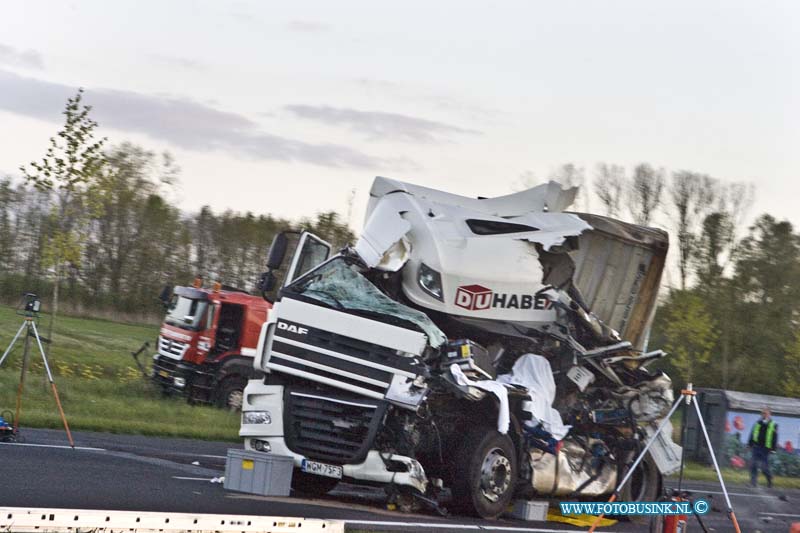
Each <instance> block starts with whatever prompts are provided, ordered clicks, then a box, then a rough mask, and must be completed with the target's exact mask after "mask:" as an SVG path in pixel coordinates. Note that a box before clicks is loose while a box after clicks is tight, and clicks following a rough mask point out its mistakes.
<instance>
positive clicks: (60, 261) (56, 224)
mask: <svg viewBox="0 0 800 533" xmlns="http://www.w3.org/2000/svg"><path fill="white" fill-rule="evenodd" d="M82 100H83V89H79V90H78V92H77V94H76V95H75V96H73V97H72V98H69V99H68V100H67V104H66V107H65V109H64V111H63V115H64V116H65V117H66V119H65V121H64V126H63V127H62V128H61V130H59V131H58V133H57V134H56V136H55V137H51V138H50V146H49V147H48V149H47V152H46V153H45V155H44V157H43V158H42V160H41V161H38V162H37V161H32V162H31V163H30V164H29V165H28V166H22V167H20V170H21V171H22V173H23V175H24V176H25V179H26V180H27V182H28V183H30V184H32V185H33V186H34V187H35V188H36V189H38V190H40V191H48V192H51V191H52V192H53V193H54V194H55V205H54V206H53V208H52V209H51V211H50V217H49V218H50V223H51V228H50V234H49V235H48V236H47V241H46V243H45V246H44V250H43V257H44V258H45V263H46V264H47V266H50V267H52V268H53V278H54V282H53V305H52V314H51V315H50V324H49V326H48V337H50V338H52V333H53V323H54V321H55V317H56V315H57V313H58V292H59V286H60V283H61V278H62V275H63V274H64V271H65V269H66V268H68V267H69V265H77V264H80V261H81V247H82V244H83V242H84V240H85V238H86V229H87V228H86V222H87V221H88V218H89V214H90V212H91V211H92V210H93V209H95V208H96V207H97V206H96V205H95V204H94V203H93V202H92V199H91V191H92V188H93V186H94V184H95V181H96V179H97V177H98V176H99V175H100V173H101V172H102V170H103V167H104V165H105V158H104V156H103V143H104V142H105V138H103V139H99V140H98V139H95V136H94V131H95V129H96V128H97V122H95V121H94V120H92V119H91V118H90V117H89V112H90V111H91V107H90V106H87V105H84V104H83V103H82Z"/></svg>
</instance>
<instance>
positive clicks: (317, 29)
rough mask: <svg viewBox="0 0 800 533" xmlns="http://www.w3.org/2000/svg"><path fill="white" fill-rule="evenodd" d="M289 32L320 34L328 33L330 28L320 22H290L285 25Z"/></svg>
mask: <svg viewBox="0 0 800 533" xmlns="http://www.w3.org/2000/svg"><path fill="white" fill-rule="evenodd" d="M286 27H287V28H289V29H290V30H291V31H297V32H302V33H322V32H326V31H330V29H331V27H330V26H328V25H327V24H323V23H321V22H314V21H313V20H292V21H290V22H289V24H287V25H286Z"/></svg>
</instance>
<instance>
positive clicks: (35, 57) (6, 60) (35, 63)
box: [0, 43, 44, 70]
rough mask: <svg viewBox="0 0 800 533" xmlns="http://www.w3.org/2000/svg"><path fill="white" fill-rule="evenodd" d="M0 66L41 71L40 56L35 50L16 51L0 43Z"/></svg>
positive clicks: (42, 63)
mask: <svg viewBox="0 0 800 533" xmlns="http://www.w3.org/2000/svg"><path fill="white" fill-rule="evenodd" d="M0 65H6V66H9V67H23V68H34V69H39V70H41V69H43V68H44V61H43V60H42V54H40V53H39V52H37V51H36V50H17V49H16V48H13V47H11V46H9V45H7V44H2V43H0Z"/></svg>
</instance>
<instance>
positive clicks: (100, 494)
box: [0, 429, 800, 533]
mask: <svg viewBox="0 0 800 533" xmlns="http://www.w3.org/2000/svg"><path fill="white" fill-rule="evenodd" d="M23 436H24V437H25V442H24V443H22V444H0V480H1V481H2V482H1V483H0V505H2V506H8V507H52V508H77V509H115V510H130V511H162V512H191V513H197V512H203V513H214V514H252V515H270V516H294V517H306V518H328V519H336V520H345V521H346V522H347V524H348V529H358V530H361V531H363V530H370V531H386V530H401V531H436V530H440V531H449V532H456V531H459V530H462V531H474V530H475V529H476V528H477V527H478V526H479V527H481V529H483V530H487V531H492V530H501V528H502V530H505V531H514V530H517V531H520V532H522V531H530V532H531V533H535V532H546V531H553V530H557V531H561V530H564V531H583V530H582V529H577V528H575V527H572V526H564V525H561V524H556V523H553V522H522V521H517V520H511V519H503V520H499V521H491V522H489V521H481V520H475V519H470V518H465V517H450V518H447V519H444V518H440V517H438V516H437V515H436V514H435V513H433V512H421V513H418V514H403V513H399V512H392V511H387V510H386V509H385V498H384V495H383V492H382V491H378V490H375V489H370V488H366V487H363V488H362V487H357V486H354V485H346V484H341V485H340V486H339V488H337V489H336V490H335V491H334V492H333V493H331V495H329V496H328V497H326V498H322V499H314V500H308V499H300V498H294V497H292V498H276V497H262V496H254V495H249V494H241V493H234V492H228V491H225V490H224V489H223V487H222V485H221V484H219V483H212V481H211V480H212V479H214V478H217V477H219V476H221V475H222V474H223V471H224V468H225V455H226V452H227V449H228V448H229V447H235V446H236V445H235V444H231V443H221V442H203V441H194V440H184V439H160V438H151V437H141V436H129V435H110V434H102V433H89V432H79V433H76V434H74V437H75V443H76V446H77V448H76V449H75V450H72V449H70V448H69V447H68V446H66V444H67V443H66V438H65V436H64V434H63V433H62V432H59V431H51V430H32V429H27V430H23ZM686 488H689V489H691V490H694V491H695V492H694V494H695V495H696V496H697V497H704V498H706V499H708V500H709V501H710V502H711V503H712V512H711V513H709V514H708V515H706V516H705V517H704V521H705V522H706V525H707V527H708V528H709V530H713V531H733V528H732V526H731V524H730V522H729V521H728V520H727V518H726V516H725V513H724V509H725V505H724V499H723V496H722V494H721V492H720V489H719V487H718V486H716V485H714V484H711V483H699V482H690V483H687V484H686ZM729 491H730V492H731V496H732V500H733V505H734V508H735V510H736V515H737V517H738V518H739V522H740V524H741V526H742V531H748V532H754V531H762V532H773V531H774V532H781V533H786V532H787V531H788V530H789V525H790V523H791V522H793V521H800V491H777V490H767V489H764V488H760V489H750V488H743V487H736V486H732V487H729ZM459 526H462V527H459ZM603 531H614V532H629V531H647V527H646V526H643V525H638V524H635V523H630V522H620V523H618V524H617V525H615V526H612V527H610V528H607V529H603ZM691 531H701V529H700V528H699V527H698V526H697V525H696V524H694V527H692V529H691Z"/></svg>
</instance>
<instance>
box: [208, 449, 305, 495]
mask: <svg viewBox="0 0 800 533" xmlns="http://www.w3.org/2000/svg"><path fill="white" fill-rule="evenodd" d="M293 466H294V461H293V459H292V458H291V457H286V456H283V455H274V454H271V453H264V452H254V451H249V450H238V449H233V448H231V449H229V450H228V458H227V460H226V461H225V485H224V487H225V490H235V491H238V492H247V493H250V494H260V495H262V496H288V495H289V490H290V489H291V487H292V467H293Z"/></svg>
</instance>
